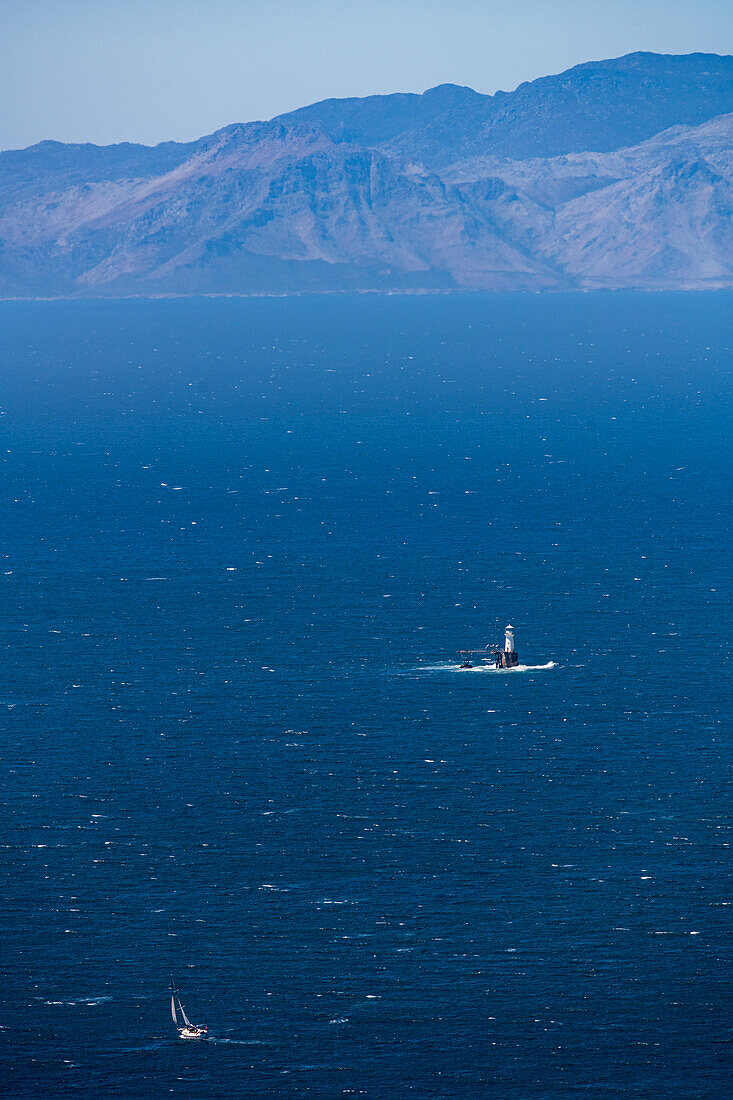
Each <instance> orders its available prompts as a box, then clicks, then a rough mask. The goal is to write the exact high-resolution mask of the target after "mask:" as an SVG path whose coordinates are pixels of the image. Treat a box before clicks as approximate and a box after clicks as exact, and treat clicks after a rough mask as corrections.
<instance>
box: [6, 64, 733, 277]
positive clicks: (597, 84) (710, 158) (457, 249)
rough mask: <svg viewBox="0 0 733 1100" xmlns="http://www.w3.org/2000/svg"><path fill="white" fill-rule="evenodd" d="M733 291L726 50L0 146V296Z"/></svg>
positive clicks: (731, 121) (732, 125)
mask: <svg viewBox="0 0 733 1100" xmlns="http://www.w3.org/2000/svg"><path fill="white" fill-rule="evenodd" d="M730 286H733V57H721V56H717V55H713V54H690V55H685V56H681V57H673V56H662V55H657V54H631V55H629V56H627V57H623V58H619V59H616V60H610V61H601V62H593V63H589V64H586V65H579V66H576V67H575V68H573V69H570V70H568V72H566V73H562V74H560V75H559V76H551V77H544V78H542V79H540V80H535V81H532V82H529V83H526V84H522V85H520V87H519V88H517V89H516V91H514V92H510V93H505V92H498V93H496V95H494V96H486V95H480V94H479V93H477V92H474V91H472V90H471V89H470V88H461V87H457V86H455V85H442V86H440V87H438V88H433V89H431V90H430V91H427V92H425V93H424V94H423V95H411V94H396V95H389V96H370V97H368V98H365V99H346V100H328V101H325V102H323V103H317V104H313V105H312V106H309V107H304V108H302V109H300V110H298V111H294V112H292V113H290V114H287V115H282V116H280V117H279V118H276V119H273V120H271V121H270V122H254V123H247V124H237V125H233V126H228V127H225V128H224V129H223V130H219V131H218V132H216V133H215V134H212V135H210V136H208V137H204V138H202V139H200V140H199V141H195V142H190V143H188V144H176V143H173V142H170V143H165V144H162V145H158V146H156V147H154V148H148V147H146V146H139V145H130V144H122V145H115V146H108V147H97V146H93V145H62V144H60V143H57V142H52V141H47V142H42V143H41V144H39V145H35V146H32V147H31V148H29V149H25V150H19V151H11V152H6V153H2V154H0V295H1V296H4V297H16V296H18V297H33V296H44V297H45V296H84V297H99V296H124V295H159V294H202V293H203V294H210V293H217V294H220V293H223V294H227V293H231V294H238V293H286V292H298V291H309V290H311V291H312V290H317V291H338V290H354V289H365V290H367V289H375V290H405V289H415V290H420V289H456V288H473V289H568V288H601V287H605V288H617V287H635V288H646V289H664V288H685V289H702V288H710V287H730Z"/></svg>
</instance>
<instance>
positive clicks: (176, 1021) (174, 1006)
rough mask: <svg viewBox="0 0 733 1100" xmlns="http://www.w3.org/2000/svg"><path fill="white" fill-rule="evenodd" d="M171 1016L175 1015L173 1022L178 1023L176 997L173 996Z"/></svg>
mask: <svg viewBox="0 0 733 1100" xmlns="http://www.w3.org/2000/svg"><path fill="white" fill-rule="evenodd" d="M171 1016H172V1017H173V1023H174V1024H177V1023H178V1017H177V1016H176V998H175V997H171Z"/></svg>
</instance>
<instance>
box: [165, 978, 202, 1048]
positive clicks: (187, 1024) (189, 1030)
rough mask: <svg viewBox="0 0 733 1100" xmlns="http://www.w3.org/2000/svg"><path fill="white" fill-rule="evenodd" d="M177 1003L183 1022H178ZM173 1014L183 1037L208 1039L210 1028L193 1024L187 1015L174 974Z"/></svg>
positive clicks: (172, 991)
mask: <svg viewBox="0 0 733 1100" xmlns="http://www.w3.org/2000/svg"><path fill="white" fill-rule="evenodd" d="M176 1005H178V1012H179V1013H180V1015H181V1021H182V1022H181V1023H179V1022H178V1015H177V1013H176ZM171 1016H172V1017H173V1023H174V1024H175V1025H176V1027H177V1028H178V1034H179V1036H180V1037H181V1039H208V1030H209V1029H208V1028H207V1027H200V1026H199V1025H198V1024H192V1023H191V1021H190V1020H189V1018H188V1016H187V1015H186V1013H185V1011H184V1008H183V1005H182V1004H181V998H180V997H179V996H178V990H177V989H176V987H175V985H174V984H173V976H172V975H171Z"/></svg>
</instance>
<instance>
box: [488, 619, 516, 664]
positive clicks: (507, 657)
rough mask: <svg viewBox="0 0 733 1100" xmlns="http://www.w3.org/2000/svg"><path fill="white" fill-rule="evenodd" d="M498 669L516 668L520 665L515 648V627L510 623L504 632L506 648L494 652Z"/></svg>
mask: <svg viewBox="0 0 733 1100" xmlns="http://www.w3.org/2000/svg"><path fill="white" fill-rule="evenodd" d="M494 663H495V665H496V667H497V668H515V667H516V666H517V665H518V664H519V655H518V653H517V651H516V649H515V648H514V627H513V626H512V624H511V623H510V624H509V626H508V627H507V628H506V630H505V631H504V648H503V649H497V650H496V651H495V652H494Z"/></svg>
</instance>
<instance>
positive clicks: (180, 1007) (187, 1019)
mask: <svg viewBox="0 0 733 1100" xmlns="http://www.w3.org/2000/svg"><path fill="white" fill-rule="evenodd" d="M178 1008H179V1010H180V1013H181V1016H182V1017H183V1022H184V1024H185V1025H186V1027H193V1024H192V1023H191V1021H190V1020H189V1018H188V1016H187V1015H186V1013H185V1012H184V1011H183V1005H182V1004H181V998H180V997H179V998H178Z"/></svg>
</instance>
